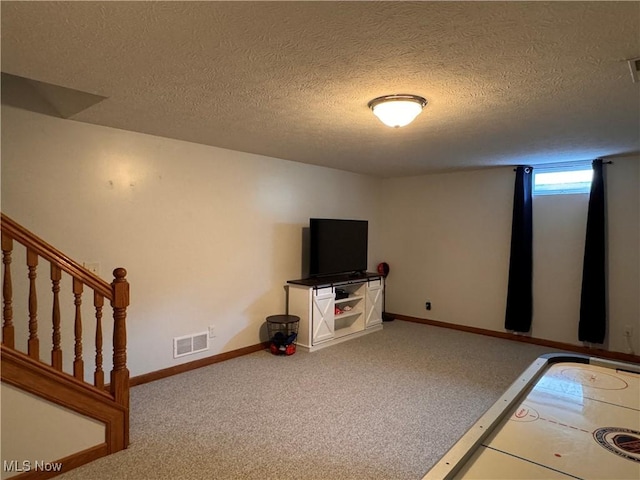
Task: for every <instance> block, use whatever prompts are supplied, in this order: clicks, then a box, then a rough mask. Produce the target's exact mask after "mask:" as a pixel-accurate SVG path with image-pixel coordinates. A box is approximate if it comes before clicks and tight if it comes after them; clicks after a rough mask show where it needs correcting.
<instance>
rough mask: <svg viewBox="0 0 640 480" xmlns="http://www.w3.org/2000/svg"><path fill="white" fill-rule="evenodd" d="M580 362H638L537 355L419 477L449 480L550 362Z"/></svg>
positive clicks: (617, 365) (634, 368) (637, 368)
mask: <svg viewBox="0 0 640 480" xmlns="http://www.w3.org/2000/svg"><path fill="white" fill-rule="evenodd" d="M562 362H573V363H582V364H589V365H596V366H601V367H606V368H614V369H620V370H624V371H628V372H632V373H639V374H640V365H638V364H632V363H623V362H616V361H612V360H606V359H602V358H597V357H590V356H587V355H580V354H570V353H557V354H555V353H550V354H546V355H541V356H540V357H538V358H537V359H536V360H535V361H534V362H533V363H532V364H531V365H530V366H529V367H528V368H527V369H526V370H525V371H524V373H523V374H522V375H520V377H518V379H517V380H516V381H515V382H513V383H512V384H511V386H510V387H509V388H508V389H507V390H506V391H505V392H504V394H503V395H502V396H501V397H500V398H499V399H498V400H497V401H496V402H495V403H494V404H493V405H492V406H491V407H490V408H489V409H488V410H487V411H486V412H485V413H484V414H483V415H482V416H481V417H480V418H479V419H478V421H477V422H476V423H474V424H473V425H472V426H471V428H470V429H469V430H467V432H466V433H465V434H464V435H463V436H462V437H461V438H460V440H458V442H456V443H455V444H454V445H453V447H451V449H449V451H448V452H447V453H446V454H445V455H444V456H443V457H442V458H441V459H440V460H438V462H437V463H436V464H435V465H434V466H433V467H432V468H431V469H430V470H429V472H427V474H426V475H425V476H424V477H423V479H422V480H451V479H453V478H454V477H455V476H456V474H457V473H458V472H459V471H460V469H461V468H462V467H463V466H464V465H465V463H466V462H467V461H468V460H469V458H470V457H471V456H472V455H473V453H474V451H475V450H476V448H478V447H479V446H480V445H481V444H482V442H483V441H484V440H485V439H486V438H487V437H488V436H489V435H490V434H491V432H492V431H493V429H494V428H496V427H497V426H498V425H499V424H500V423H501V422H502V420H503V419H504V418H505V417H506V416H507V415H510V414H511V412H512V410H513V408H514V407H516V406H517V405H518V403H519V402H520V401H521V400H522V399H523V398H524V397H525V396H526V395H527V394H528V392H529V390H530V388H531V387H533V386H534V385H535V384H536V382H537V381H538V379H540V378H541V377H542V376H543V375H544V373H545V371H546V370H547V369H548V368H549V367H550V366H551V365H553V364H556V363H562Z"/></svg>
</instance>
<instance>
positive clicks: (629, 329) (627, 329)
mask: <svg viewBox="0 0 640 480" xmlns="http://www.w3.org/2000/svg"><path fill="white" fill-rule="evenodd" d="M622 334H623V335H624V336H625V337H631V336H632V335H633V327H632V326H631V325H628V324H627V325H625V326H624V328H623V329H622Z"/></svg>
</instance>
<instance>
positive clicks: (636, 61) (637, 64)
mask: <svg viewBox="0 0 640 480" xmlns="http://www.w3.org/2000/svg"><path fill="white" fill-rule="evenodd" d="M627 63H629V70H631V78H632V79H633V83H638V82H640V57H638V58H632V59H631V60H627Z"/></svg>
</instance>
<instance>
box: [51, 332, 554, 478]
mask: <svg viewBox="0 0 640 480" xmlns="http://www.w3.org/2000/svg"><path fill="white" fill-rule="evenodd" d="M550 351H552V350H550V349H548V348H545V347H538V346H535V345H528V344H523V343H519V342H512V341H509V340H501V339H496V338H491V337H485V336H481V335H474V334H469V333H464V332H458V331H454V330H449V329H443V328H438V327H432V326H427V325H421V324H415V323H408V322H402V321H398V320H395V321H393V322H388V323H385V324H384V329H383V331H381V332H376V333H373V334H370V335H366V336H364V337H361V338H358V339H354V340H352V341H348V342H345V343H342V344H339V345H335V346H332V347H329V348H326V349H323V350H319V351H317V352H314V353H305V352H301V351H298V352H297V353H296V354H294V355H292V356H289V357H278V356H274V355H271V354H270V353H268V352H267V351H263V352H257V353H254V354H251V355H247V356H244V357H241V358H237V359H233V360H229V361H226V362H222V363H218V364H215V365H211V366H209V367H205V368H201V369H199V370H194V371H191V372H188V373H185V374H181V375H176V376H174V377H170V378H167V379H164V380H159V381H157V382H153V383H149V384H145V385H140V386H137V387H134V388H133V389H132V391H131V445H130V447H129V448H128V449H127V450H125V451H123V452H119V453H117V454H114V455H111V456H109V457H106V458H103V459H100V460H98V461H95V462H93V463H91V464H88V465H85V466H83V467H80V468H78V469H76V470H73V471H71V472H69V473H67V474H64V475H62V476H60V477H59V478H61V479H65V480H71V479H82V480H101V479H104V480H111V479H140V480H142V479H185V480H189V479H194V480H196V479H216V480H222V479H256V480H258V479H259V480H264V479H280V480H282V479H318V480H320V479H322V480H326V479H354V480H355V479H358V480H365V479H375V480H393V479H412V480H414V479H415V480H418V479H420V478H422V476H423V475H424V474H425V473H426V471H427V470H428V469H429V468H430V467H431V466H432V465H433V464H434V463H435V462H436V461H437V460H438V458H439V457H440V456H441V455H443V454H444V453H445V452H446V451H447V450H448V449H449V447H451V445H453V444H454V443H455V442H456V441H457V439H458V438H459V437H460V436H461V435H462V434H463V433H464V432H465V431H466V430H467V429H468V428H469V427H470V426H471V425H472V424H473V422H474V421H475V420H476V419H477V418H478V417H479V416H480V415H481V414H482V413H484V411H485V410H486V409H487V408H488V407H490V406H491V405H492V403H493V402H494V401H495V400H497V399H498V397H499V396H500V395H501V394H502V393H503V391H504V390H505V389H506V388H507V387H508V386H509V385H510V384H511V382H513V381H514V380H515V379H516V378H517V377H518V376H519V374H520V373H522V371H523V370H524V369H525V368H526V367H527V366H528V365H529V364H530V363H531V362H532V361H533V360H535V358H537V357H538V356H539V355H541V354H543V353H548V352H550Z"/></svg>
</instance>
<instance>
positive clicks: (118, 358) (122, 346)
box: [111, 268, 129, 447]
mask: <svg viewBox="0 0 640 480" xmlns="http://www.w3.org/2000/svg"><path fill="white" fill-rule="evenodd" d="M126 275H127V271H126V270H125V269H124V268H116V269H115V270H114V271H113V276H114V277H115V279H114V280H113V282H112V283H111V290H112V292H113V299H112V300H111V306H112V307H113V370H112V371H111V395H113V397H114V399H115V401H116V402H118V403H119V404H120V405H122V406H123V407H125V408H126V409H127V411H128V410H129V370H128V369H127V325H126V319H127V307H128V306H129V282H127V280H126V279H125V277H126ZM127 421H128V414H127ZM125 431H126V432H127V436H128V431H129V429H128V426H127V428H126V430H125ZM128 444H129V439H128V438H125V439H124V446H125V447H126V446H127V445H128Z"/></svg>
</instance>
